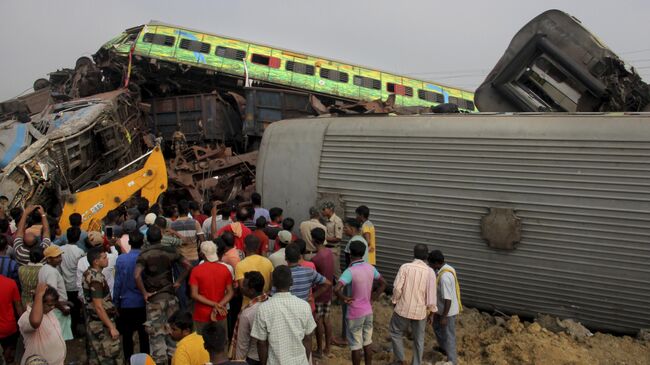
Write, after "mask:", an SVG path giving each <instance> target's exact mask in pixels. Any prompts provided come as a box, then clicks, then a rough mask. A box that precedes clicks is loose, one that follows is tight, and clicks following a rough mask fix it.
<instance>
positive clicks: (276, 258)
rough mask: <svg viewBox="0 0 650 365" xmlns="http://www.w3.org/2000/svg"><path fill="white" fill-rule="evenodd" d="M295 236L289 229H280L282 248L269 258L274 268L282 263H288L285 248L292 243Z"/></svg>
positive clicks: (279, 236) (279, 235)
mask: <svg viewBox="0 0 650 365" xmlns="http://www.w3.org/2000/svg"><path fill="white" fill-rule="evenodd" d="M292 238H293V236H292V235H291V232H289V231H280V232H278V240H279V241H280V249H279V250H277V251H276V252H274V253H273V254H271V256H269V260H271V263H272V264H273V268H276V267H278V266H280V265H286V264H287V259H286V258H285V257H284V250H285V249H286V248H287V245H288V244H290V243H291V239H292Z"/></svg>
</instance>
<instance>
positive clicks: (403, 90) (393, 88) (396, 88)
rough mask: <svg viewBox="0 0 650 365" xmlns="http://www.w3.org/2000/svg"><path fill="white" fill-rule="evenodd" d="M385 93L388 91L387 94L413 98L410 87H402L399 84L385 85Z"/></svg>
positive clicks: (390, 83)
mask: <svg viewBox="0 0 650 365" xmlns="http://www.w3.org/2000/svg"><path fill="white" fill-rule="evenodd" d="M386 91H388V92H389V93H395V94H397V95H404V96H413V88H412V87H410V86H404V85H400V84H394V83H392V82H387V83H386Z"/></svg>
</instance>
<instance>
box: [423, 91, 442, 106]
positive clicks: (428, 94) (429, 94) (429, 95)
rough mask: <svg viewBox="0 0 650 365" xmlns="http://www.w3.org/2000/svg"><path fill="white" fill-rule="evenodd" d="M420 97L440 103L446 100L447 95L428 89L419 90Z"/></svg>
mask: <svg viewBox="0 0 650 365" xmlns="http://www.w3.org/2000/svg"><path fill="white" fill-rule="evenodd" d="M418 98H420V99H422V100H426V101H430V102H432V103H439V104H442V103H444V102H445V96H444V95H442V94H440V93H435V92H433V91H428V90H422V89H420V90H418Z"/></svg>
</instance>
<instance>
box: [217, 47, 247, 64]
mask: <svg viewBox="0 0 650 365" xmlns="http://www.w3.org/2000/svg"><path fill="white" fill-rule="evenodd" d="M214 54H216V55H217V56H219V57H223V58H230V59H231V60H237V61H241V60H243V59H244V58H246V51H242V50H241V49H235V48H229V47H222V46H218V47H217V51H216V52H215V53H214Z"/></svg>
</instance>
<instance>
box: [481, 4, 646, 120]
mask: <svg viewBox="0 0 650 365" xmlns="http://www.w3.org/2000/svg"><path fill="white" fill-rule="evenodd" d="M475 98H476V104H477V105H478V107H479V108H480V110H481V111H483V112H621V111H631V112H638V111H643V110H644V109H646V110H650V105H649V104H648V103H649V102H650V87H648V85H647V84H646V83H645V82H643V80H641V77H640V76H639V74H638V73H637V72H636V70H635V69H634V67H632V66H630V65H629V64H627V63H626V62H625V61H624V60H623V59H621V58H620V57H619V56H617V55H616V54H615V53H614V52H612V50H610V49H609V48H607V46H605V45H604V44H603V42H602V41H600V40H599V39H598V38H597V37H596V36H595V35H593V34H592V33H591V32H589V30H587V29H586V28H585V27H584V26H582V24H581V23H580V21H579V20H578V19H576V18H574V17H572V16H570V15H568V14H566V13H564V12H562V11H559V10H549V11H547V12H544V13H542V14H540V15H538V16H537V17H535V18H534V19H533V20H531V21H530V22H529V23H528V24H526V25H525V26H524V27H523V28H522V29H521V30H520V31H519V32H518V33H517V34H516V35H515V37H514V38H513V39H512V41H511V42H510V45H509V46H508V49H507V50H506V52H505V54H504V55H503V56H502V57H501V59H500V60H499V62H498V63H497V64H496V66H495V67H494V69H492V71H491V72H490V73H489V74H488V76H487V77H486V79H485V81H484V82H483V83H482V84H481V86H479V88H478V89H477V90H476V95H475Z"/></svg>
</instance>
